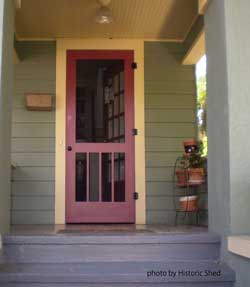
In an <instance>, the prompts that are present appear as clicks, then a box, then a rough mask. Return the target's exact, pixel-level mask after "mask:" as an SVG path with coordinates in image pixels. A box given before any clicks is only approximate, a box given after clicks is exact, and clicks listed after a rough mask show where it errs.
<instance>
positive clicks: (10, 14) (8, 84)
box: [0, 0, 14, 233]
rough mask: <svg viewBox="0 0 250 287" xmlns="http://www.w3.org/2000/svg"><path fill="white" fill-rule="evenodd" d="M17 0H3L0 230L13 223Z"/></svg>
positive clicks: (0, 32) (0, 0) (0, 22)
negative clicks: (11, 203)
mask: <svg viewBox="0 0 250 287" xmlns="http://www.w3.org/2000/svg"><path fill="white" fill-rule="evenodd" d="M13 41H14V1H10V0H0V65H1V69H0V233H1V232H6V231H7V230H8V228H9V224H10V171H11V161H10V150H11V141H10V139H11V98H12V95H13V92H12V91H13V84H14V79H13Z"/></svg>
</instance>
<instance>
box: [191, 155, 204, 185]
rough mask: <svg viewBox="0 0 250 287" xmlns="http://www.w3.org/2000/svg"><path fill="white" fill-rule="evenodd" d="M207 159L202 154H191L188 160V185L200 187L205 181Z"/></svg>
mask: <svg viewBox="0 0 250 287" xmlns="http://www.w3.org/2000/svg"><path fill="white" fill-rule="evenodd" d="M204 165H205V158H204V157H202V156H201V153H191V154H189V159H188V184H189V185H200V184H202V183H204V181H205V170H204Z"/></svg>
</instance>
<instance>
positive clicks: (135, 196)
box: [134, 192, 139, 200]
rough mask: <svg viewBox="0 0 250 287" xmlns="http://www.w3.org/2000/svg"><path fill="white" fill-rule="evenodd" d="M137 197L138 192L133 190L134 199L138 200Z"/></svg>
mask: <svg viewBox="0 0 250 287" xmlns="http://www.w3.org/2000/svg"><path fill="white" fill-rule="evenodd" d="M138 199H139V193H138V192H134V200H138Z"/></svg>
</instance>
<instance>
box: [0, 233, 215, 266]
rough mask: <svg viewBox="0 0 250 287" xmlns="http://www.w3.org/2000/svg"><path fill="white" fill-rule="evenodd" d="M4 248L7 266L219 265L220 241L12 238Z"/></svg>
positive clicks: (199, 237)
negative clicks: (139, 263)
mask: <svg viewBox="0 0 250 287" xmlns="http://www.w3.org/2000/svg"><path fill="white" fill-rule="evenodd" d="M3 247H4V248H3V250H4V252H3V258H2V262H6V263H85V262H124V261H134V262H143V261H163V262H166V261H180V260H181V261H184V260H189V261H216V260H218V259H219V253H220V238H219V237H218V236H217V235H215V234H212V233H197V234H195V233H193V234H185V233H183V234H182V233H180V234H177V233H175V234H169V233H168V234H150V233H148V234H136V233H135V234H127V235H126V234H122V235H117V234H114V235H111V234H107V235H105V234H101V235H100V234H98V235H93V234H89V235H86V234H84V235H72V234H70V235H45V236H34V235H33V236H21V235H10V236H5V237H4V238H3Z"/></svg>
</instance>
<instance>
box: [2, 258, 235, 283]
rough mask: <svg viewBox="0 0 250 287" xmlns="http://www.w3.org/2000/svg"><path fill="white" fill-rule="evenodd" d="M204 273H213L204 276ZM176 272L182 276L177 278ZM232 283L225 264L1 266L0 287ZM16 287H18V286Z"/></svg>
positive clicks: (127, 263)
mask: <svg viewBox="0 0 250 287" xmlns="http://www.w3.org/2000/svg"><path fill="white" fill-rule="evenodd" d="M152 270H153V271H154V272H161V273H155V276H153V275H152ZM169 270H170V271H171V272H177V273H176V274H177V275H176V276H175V277H173V276H169V273H168V271H169ZM206 270H209V271H210V272H215V273H214V274H213V275H209V276H205V275H204V274H205V271H206ZM179 271H180V272H182V273H181V274H178V272H179ZM184 272H196V275H194V276H191V275H189V274H185V273H184ZM198 272H199V274H198ZM201 272H202V273H201ZM201 275H202V276H201ZM234 281H235V275H234V272H233V271H232V270H231V269H230V268H229V267H227V266H226V265H225V264H221V263H212V262H202V263H201V262H188V261H186V262H168V263H164V262H122V263H121V262H102V263H101V262H92V263H82V264H69V263H68V264H6V265H0V286H15V285H14V284H24V285H25V286H30V284H32V285H31V286H39V285H38V284H43V285H42V286H93V285H91V284H99V286H105V284H106V285H107V286H118V285H119V286H120V285H123V284H124V286H153V285H154V284H157V285H156V286H169V284H170V286H175V287H176V286H185V287H187V286H207V287H208V286H209V287H212V286H224V287H225V286H230V287H232V286H233V283H234ZM61 283H63V284H64V285H61ZM7 284H12V285H7ZM34 284H36V285H34ZM45 284H50V285H45ZM53 284H54V285H53ZM67 284H69V285H67ZM75 284H76V285H75ZM77 284H78V285H77ZM79 284H82V285H79ZM85 284H86V285H85ZM113 284H116V285H113ZM126 284H128V285H126ZM136 284H138V285H136ZM142 284H143V285H142ZM159 284H161V285H159ZM24 285H23V286H24ZM16 286H19V287H20V285H16ZM94 286H96V285H94ZM97 286H98V285H97Z"/></svg>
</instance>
